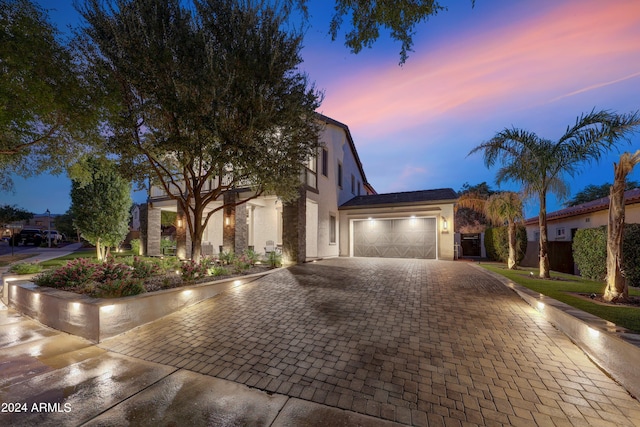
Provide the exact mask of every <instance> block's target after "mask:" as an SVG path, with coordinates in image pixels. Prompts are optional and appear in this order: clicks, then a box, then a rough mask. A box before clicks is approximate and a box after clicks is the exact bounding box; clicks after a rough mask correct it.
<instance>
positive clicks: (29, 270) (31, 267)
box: [9, 262, 42, 274]
mask: <svg viewBox="0 0 640 427" xmlns="http://www.w3.org/2000/svg"><path fill="white" fill-rule="evenodd" d="M41 271H42V266H41V265H40V264H34V263H30V262H22V263H19V264H13V265H12V266H11V267H9V272H10V273H13V274H34V273H40V272H41Z"/></svg>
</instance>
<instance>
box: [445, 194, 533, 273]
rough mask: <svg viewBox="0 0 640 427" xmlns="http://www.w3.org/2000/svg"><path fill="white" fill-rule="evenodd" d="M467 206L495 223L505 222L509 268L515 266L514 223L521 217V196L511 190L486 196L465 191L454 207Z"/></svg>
mask: <svg viewBox="0 0 640 427" xmlns="http://www.w3.org/2000/svg"><path fill="white" fill-rule="evenodd" d="M458 207H461V208H469V209H473V210H475V211H477V212H482V213H483V214H484V215H485V217H486V218H487V219H488V220H489V221H491V222H492V223H493V224H495V225H504V224H505V223H507V230H508V235H509V259H508V261H507V266H508V267H509V269H510V270H511V269H515V268H516V267H517V255H516V225H517V222H518V221H519V220H521V219H522V216H523V215H522V198H521V197H520V195H519V194H518V193H514V192H513V191H503V192H500V193H495V194H492V195H491V196H489V197H488V198H487V197H486V196H485V195H483V194H479V193H477V192H470V193H465V194H463V195H462V196H460V198H459V199H458V202H457V204H456V208H458Z"/></svg>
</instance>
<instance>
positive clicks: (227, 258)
mask: <svg viewBox="0 0 640 427" xmlns="http://www.w3.org/2000/svg"><path fill="white" fill-rule="evenodd" d="M218 258H220V261H221V262H223V263H224V264H226V265H230V264H233V261H234V260H235V258H236V254H234V253H233V251H228V252H227V251H222V252H220V255H219V256H218Z"/></svg>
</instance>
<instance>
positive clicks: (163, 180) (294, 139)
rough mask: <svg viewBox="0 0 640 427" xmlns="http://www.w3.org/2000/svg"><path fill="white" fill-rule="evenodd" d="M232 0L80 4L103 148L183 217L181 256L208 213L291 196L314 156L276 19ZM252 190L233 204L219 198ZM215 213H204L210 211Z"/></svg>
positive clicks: (298, 83)
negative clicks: (186, 238)
mask: <svg viewBox="0 0 640 427" xmlns="http://www.w3.org/2000/svg"><path fill="white" fill-rule="evenodd" d="M263 3H264V2H258V1H243V0H194V1H193V3H192V4H190V2H185V1H179V0H136V1H132V0H113V1H99V0H87V1H86V2H85V4H84V7H82V8H81V14H82V16H83V17H84V18H85V19H86V21H87V22H88V26H87V27H86V28H85V29H84V32H83V34H84V35H85V36H86V40H87V41H88V43H86V45H85V47H84V49H85V54H86V58H87V63H88V64H90V65H91V67H90V68H89V69H88V75H89V77H88V78H89V79H92V80H93V81H96V82H97V83H99V86H100V87H101V88H102V89H101V90H102V93H103V94H104V95H105V99H106V100H107V102H105V103H103V105H107V106H109V109H108V110H105V111H108V112H109V113H110V114H108V115H107V116H106V117H105V120H106V123H107V125H108V126H107V127H108V130H109V132H110V133H111V138H110V141H109V144H110V147H109V148H110V149H111V150H112V151H114V152H115V153H118V154H119V155H120V156H121V158H122V160H123V162H124V163H128V164H130V165H131V166H132V168H133V170H138V171H139V173H138V176H144V175H148V176H150V177H151V182H152V183H153V184H156V185H159V186H160V187H162V188H163V189H164V191H165V192H166V193H167V194H168V195H170V197H171V198H173V199H174V200H176V201H177V203H178V207H179V210H182V212H185V213H186V214H185V220H186V225H187V227H188V232H189V234H190V237H191V241H192V257H193V258H194V259H198V258H199V257H200V254H201V241H202V234H203V231H204V229H205V227H206V225H207V222H208V221H209V219H210V218H211V216H212V215H213V214H214V212H216V211H218V210H220V209H225V208H226V207H227V206H230V205H233V204H237V203H241V202H246V200H249V199H250V198H252V197H258V196H259V195H261V194H265V193H272V194H277V195H279V196H281V198H282V199H283V200H288V199H290V198H292V197H294V196H295V195H297V194H298V193H297V188H298V187H299V186H300V172H301V170H302V165H303V164H304V162H305V161H307V160H308V159H309V157H310V156H312V155H315V154H316V152H317V148H318V146H319V142H318V138H319V124H318V122H317V121H316V116H315V110H316V109H317V108H318V107H319V104H320V101H321V98H322V95H321V93H319V92H318V91H317V90H316V89H315V88H314V87H313V85H312V84H310V83H309V81H308V78H307V76H306V75H305V74H303V73H302V72H300V71H299V70H298V66H299V64H300V63H301V62H302V59H301V57H300V49H301V41H302V35H301V33H299V32H296V31H285V30H284V28H285V24H286V20H287V17H288V15H287V12H286V10H285V9H281V8H277V7H275V6H269V5H267V4H266V3H265V4H263ZM238 189H243V191H245V190H248V189H249V190H251V191H252V195H251V196H250V197H249V198H248V199H247V198H245V199H243V200H242V201H239V199H237V198H223V193H225V192H228V191H233V190H238ZM222 200H224V201H225V204H224V205H217V206H216V207H215V208H213V209H212V208H211V206H213V204H214V202H215V201H222Z"/></svg>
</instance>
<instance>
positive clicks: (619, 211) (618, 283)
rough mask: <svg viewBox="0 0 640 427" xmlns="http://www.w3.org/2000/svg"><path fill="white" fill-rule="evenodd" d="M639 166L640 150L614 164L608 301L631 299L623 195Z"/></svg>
mask: <svg viewBox="0 0 640 427" xmlns="http://www.w3.org/2000/svg"><path fill="white" fill-rule="evenodd" d="M638 163H640V150H638V151H636V152H635V153H633V154H631V153H623V154H622V155H621V156H620V161H619V162H618V163H614V164H613V169H614V181H613V185H612V186H611V187H610V193H609V222H608V225H609V226H608V227H607V287H606V289H605V292H604V299H605V301H609V302H622V301H625V300H627V299H628V298H629V286H628V285H627V281H626V279H625V277H624V272H623V270H622V264H623V259H622V254H623V253H622V242H623V237H624V210H625V206H624V192H625V188H626V180H627V176H628V175H629V173H631V171H632V170H633V168H634V167H635V166H636V165H637V164H638Z"/></svg>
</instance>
